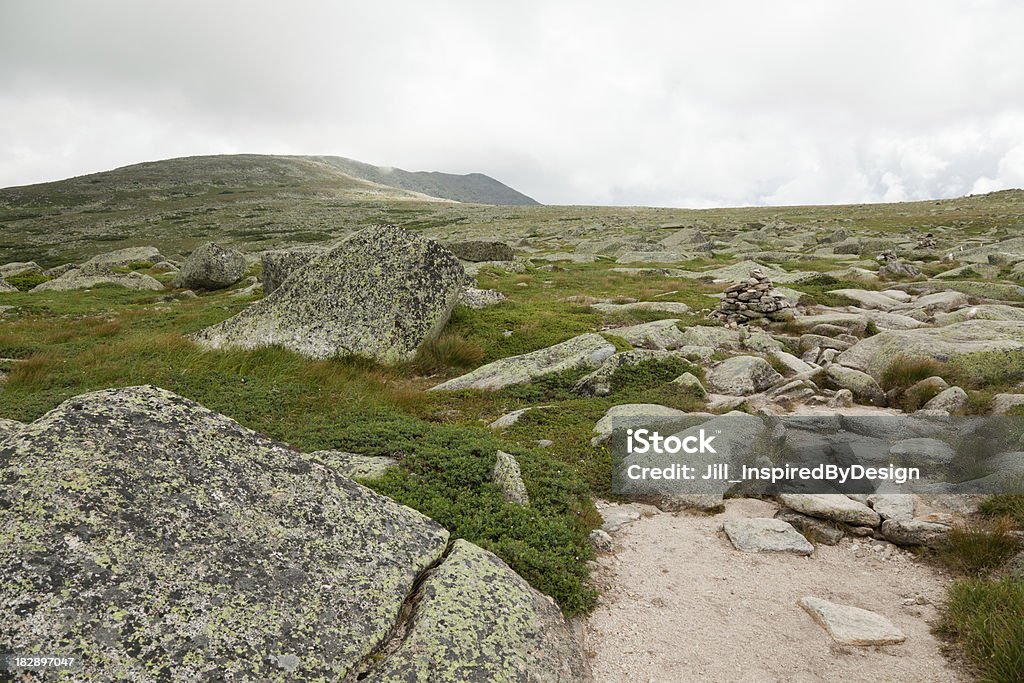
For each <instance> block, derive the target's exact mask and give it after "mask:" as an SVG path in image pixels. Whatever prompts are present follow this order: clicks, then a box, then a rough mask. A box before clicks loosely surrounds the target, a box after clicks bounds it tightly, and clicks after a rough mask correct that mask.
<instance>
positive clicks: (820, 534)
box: [775, 508, 846, 545]
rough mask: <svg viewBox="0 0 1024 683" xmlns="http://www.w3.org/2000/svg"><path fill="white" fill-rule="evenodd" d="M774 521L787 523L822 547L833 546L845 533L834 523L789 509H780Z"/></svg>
mask: <svg viewBox="0 0 1024 683" xmlns="http://www.w3.org/2000/svg"><path fill="white" fill-rule="evenodd" d="M775 519H781V520H782V521H783V522H787V523H788V524H790V525H792V526H793V528H795V529H796V530H797V531H799V532H800V533H802V534H803V535H804V537H806V538H809V539H810V540H812V541H814V542H815V543H821V544H822V545H835V544H836V543H839V541H841V540H843V538H844V537H845V536H846V532H845V531H843V529H842V527H841V526H840V525H839V524H836V523H835V522H829V521H828V520H824V519H818V518H817V517H810V516H808V515H804V514H801V513H799V512H797V511H796V510H790V509H789V508H781V509H780V510H779V511H778V512H776V513H775Z"/></svg>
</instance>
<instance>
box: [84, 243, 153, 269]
mask: <svg viewBox="0 0 1024 683" xmlns="http://www.w3.org/2000/svg"><path fill="white" fill-rule="evenodd" d="M163 260H164V257H163V256H161V255H160V250H159V249H157V248H156V247H127V248H126V249H118V250H117V251H108V252H106V253H105V254H98V255H96V256H93V257H92V258H91V259H89V260H88V261H86V262H85V263H83V264H82V265H81V266H80V267H81V268H82V269H84V270H87V271H88V270H90V269H91V268H92V267H100V268H108V269H109V268H123V267H125V266H130V265H132V264H135V263H151V264H152V263H159V262H160V261H163Z"/></svg>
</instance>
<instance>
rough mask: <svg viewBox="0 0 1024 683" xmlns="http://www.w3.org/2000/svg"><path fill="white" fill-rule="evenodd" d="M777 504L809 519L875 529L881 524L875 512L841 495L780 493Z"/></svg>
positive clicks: (880, 519)
mask: <svg viewBox="0 0 1024 683" xmlns="http://www.w3.org/2000/svg"><path fill="white" fill-rule="evenodd" d="M779 502H780V503H782V504H783V505H785V506H786V507H788V508H790V509H793V510H796V511H797V512H802V513H803V514H805V515H809V516H811V517H819V518H821V519H828V520H832V521H833V522H844V523H846V524H853V525H856V526H869V527H876V526H878V525H879V524H881V522H882V518H881V517H880V516H879V515H878V513H877V512H875V511H874V510H872V509H871V508H869V507H868V506H867V505H864V504H863V503H858V502H857V501H855V500H851V499H850V498H847V497H846V496H844V495H843V494H841V493H782V494H779Z"/></svg>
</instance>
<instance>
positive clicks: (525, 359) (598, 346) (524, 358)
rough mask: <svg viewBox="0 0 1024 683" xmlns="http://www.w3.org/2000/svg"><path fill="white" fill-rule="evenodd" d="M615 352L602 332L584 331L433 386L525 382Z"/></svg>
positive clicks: (490, 386)
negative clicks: (557, 342) (578, 334)
mask: <svg viewBox="0 0 1024 683" xmlns="http://www.w3.org/2000/svg"><path fill="white" fill-rule="evenodd" d="M613 353H615V347H614V346H613V345H612V344H611V343H610V342H608V341H607V340H605V338H604V337H602V336H601V335H599V334H593V333H591V334H581V335H580V336H578V337H573V338H572V339H568V340H566V341H564V342H562V343H560V344H555V345H554V346H549V347H547V348H544V349H539V350H537V351H532V352H530V353H524V354H522V355H519V356H511V357H509V358H502V359H500V360H496V361H494V362H493V363H488V364H487V365H484V366H482V367H479V368H477V369H476V370H474V371H472V372H470V373H467V374H465V375H462V376H460V377H456V378H454V379H450V380H448V381H447V382H443V383H441V384H438V385H437V386H435V387H432V388H431V389H430V390H431V391H455V390H458V389H491V390H493V389H501V388H503V387H507V386H511V385H513V384H524V383H526V382H529V381H530V380H532V379H535V378H537V377H540V376H542V375H547V374H550V373H552V372H562V371H563V370H571V369H573V368H578V367H591V368H593V367H597V366H599V365H600V364H601V363H602V362H603V361H604V360H605V359H606V358H608V357H609V356H611V355H612V354H613Z"/></svg>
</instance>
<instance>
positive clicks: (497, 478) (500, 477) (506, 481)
mask: <svg viewBox="0 0 1024 683" xmlns="http://www.w3.org/2000/svg"><path fill="white" fill-rule="evenodd" d="M491 479H492V480H493V481H494V483H495V484H497V486H498V488H499V489H500V490H501V497H502V498H504V499H505V502H506V503H515V504H516V505H523V506H526V505H529V504H530V496H529V495H528V494H527V492H526V484H525V483H523V473H522V471H520V469H519V462H518V461H517V460H516V458H515V456H514V455H512V454H510V453H506V452H505V451H498V454H497V458H496V460H495V462H494V471H493V472H492V473H491Z"/></svg>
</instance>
